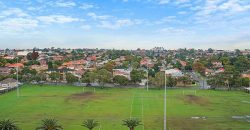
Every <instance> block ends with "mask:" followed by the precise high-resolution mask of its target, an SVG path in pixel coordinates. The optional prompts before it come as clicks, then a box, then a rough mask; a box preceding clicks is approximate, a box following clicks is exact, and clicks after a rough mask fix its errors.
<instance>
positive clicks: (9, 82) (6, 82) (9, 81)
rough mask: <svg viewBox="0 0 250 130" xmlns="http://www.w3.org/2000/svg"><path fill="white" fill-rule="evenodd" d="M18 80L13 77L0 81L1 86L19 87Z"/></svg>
mask: <svg viewBox="0 0 250 130" xmlns="http://www.w3.org/2000/svg"><path fill="white" fill-rule="evenodd" d="M17 84H18V83H17V80H15V79H13V78H7V79H5V80H3V81H0V87H2V88H15V87H17Z"/></svg>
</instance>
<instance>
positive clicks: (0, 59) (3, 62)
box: [0, 58, 7, 67]
mask: <svg viewBox="0 0 250 130" xmlns="http://www.w3.org/2000/svg"><path fill="white" fill-rule="evenodd" d="M6 63H7V61H6V59H3V58H0V67H3V66H5V65H6Z"/></svg>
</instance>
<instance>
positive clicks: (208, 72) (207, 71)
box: [205, 68, 214, 75]
mask: <svg viewBox="0 0 250 130" xmlns="http://www.w3.org/2000/svg"><path fill="white" fill-rule="evenodd" d="M213 73H214V71H213V70H211V69H208V68H206V69H205V74H206V75H211V74H213Z"/></svg>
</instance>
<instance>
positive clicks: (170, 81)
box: [166, 76, 177, 87]
mask: <svg viewBox="0 0 250 130" xmlns="http://www.w3.org/2000/svg"><path fill="white" fill-rule="evenodd" d="M176 84H177V80H176V79H175V78H173V77H171V76H168V77H167V78H166V85H167V86H168V87H174V86H176Z"/></svg>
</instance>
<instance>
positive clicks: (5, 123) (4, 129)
mask: <svg viewBox="0 0 250 130" xmlns="http://www.w3.org/2000/svg"><path fill="white" fill-rule="evenodd" d="M0 130H19V128H18V127H17V125H16V124H15V122H14V121H12V120H9V119H7V120H1V121H0Z"/></svg>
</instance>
